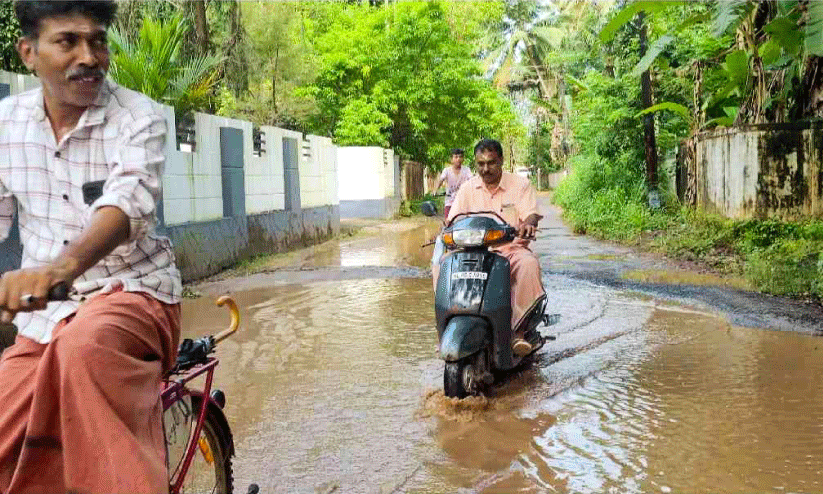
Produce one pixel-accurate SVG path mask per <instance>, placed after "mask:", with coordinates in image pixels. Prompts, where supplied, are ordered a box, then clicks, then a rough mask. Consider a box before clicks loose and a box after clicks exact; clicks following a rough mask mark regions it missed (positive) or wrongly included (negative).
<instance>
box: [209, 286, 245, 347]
mask: <svg viewBox="0 0 823 494" xmlns="http://www.w3.org/2000/svg"><path fill="white" fill-rule="evenodd" d="M215 303H216V304H217V305H219V306H221V307H222V306H224V305H228V306H229V312H230V313H231V323H230V324H229V327H228V328H226V329H224V330H223V331H221V332H219V333H217V334H216V335H214V342H215V343H219V342H221V341H223V340H225V339H226V338H228V337H229V336H231V335H233V334H234V333H235V332H237V328H238V327H240V310H239V309H238V308H237V303H235V301H234V299H232V298H231V297H229V296H228V295H223V296H222V297H220V298H218V299H217V302H215Z"/></svg>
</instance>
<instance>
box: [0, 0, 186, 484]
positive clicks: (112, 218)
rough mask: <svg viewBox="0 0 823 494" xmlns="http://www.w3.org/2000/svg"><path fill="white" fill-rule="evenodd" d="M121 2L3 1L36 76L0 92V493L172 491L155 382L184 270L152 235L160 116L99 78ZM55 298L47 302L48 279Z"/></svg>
mask: <svg viewBox="0 0 823 494" xmlns="http://www.w3.org/2000/svg"><path fill="white" fill-rule="evenodd" d="M116 10H117V3H116V2H115V1H114V0H108V1H74V2H71V1H48V2H43V1H32V0H18V1H17V2H15V13H16V15H17V18H18V20H19V21H20V27H21V30H22V34H23V35H22V37H21V38H20V40H19V41H18V44H17V48H18V51H19V53H20V56H21V58H22V60H23V62H24V63H25V65H26V67H28V68H29V70H31V71H33V72H35V73H36V74H37V76H38V77H39V78H40V83H41V87H40V88H38V89H35V90H32V91H28V92H25V93H22V94H17V95H14V96H11V97H7V98H5V99H3V100H2V101H0V240H2V239H3V238H5V237H6V236H7V235H8V232H9V228H10V227H11V224H12V216H13V214H14V210H15V209H14V205H15V202H16V204H17V215H18V219H19V225H20V238H21V240H22V244H23V258H22V267H21V269H18V270H14V271H8V272H5V273H3V275H2V278H0V321H2V322H4V323H6V322H10V321H11V320H12V319H14V323H15V324H16V325H17V327H18V328H19V329H20V332H19V334H18V335H17V338H16V340H15V343H14V345H12V346H11V347H9V348H8V349H6V350H5V351H4V352H3V354H2V357H1V358H0V403H2V405H0V493H15V494H18V493H55V494H57V493H66V492H77V493H84V494H112V493H130V494H143V493H145V494H158V493H161V492H168V488H169V483H168V482H169V478H168V469H167V467H166V453H165V440H164V435H163V425H162V412H163V406H162V403H161V402H160V386H161V382H162V377H163V374H164V373H165V372H167V371H168V370H169V369H170V368H171V367H172V365H173V364H174V362H175V357H176V353H177V344H178V339H179V336H180V304H179V301H180V296H181V292H182V285H181V280H180V272H179V271H178V270H177V268H176V267H175V263H174V252H173V250H172V246H171V243H170V242H169V239H167V238H165V237H161V236H158V235H157V234H156V233H155V224H156V216H155V209H156V204H157V201H158V199H159V198H160V190H161V176H162V173H163V166H164V164H165V154H164V152H165V143H166V136H167V126H166V120H165V118H164V116H163V112H162V109H161V107H160V106H159V105H158V104H157V103H155V102H154V101H152V100H151V99H149V98H148V97H146V96H145V95H143V94H140V93H137V92H134V91H131V90H128V89H126V88H123V87H120V86H118V85H117V84H115V83H113V82H111V81H109V80H107V79H106V72H107V70H108V68H109V50H108V43H107V39H106V33H107V28H108V27H109V26H110V25H111V23H112V22H113V20H114V16H115V13H116ZM61 284H62V285H66V286H72V287H73V288H74V292H75V293H74V295H73V296H72V297H71V298H70V299H69V300H67V301H52V302H49V301H48V296H47V293H48V292H49V290H50V288H51V287H53V286H56V285H61Z"/></svg>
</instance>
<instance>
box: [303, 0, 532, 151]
mask: <svg viewBox="0 0 823 494" xmlns="http://www.w3.org/2000/svg"><path fill="white" fill-rule="evenodd" d="M335 21H336V22H334V23H333V24H332V25H331V26H330V27H329V29H328V31H327V32H326V33H324V34H322V35H321V36H319V38H318V39H317V40H316V41H315V43H314V48H315V50H316V51H317V53H318V60H317V63H318V75H317V78H316V79H315V81H314V82H313V84H310V85H308V86H306V87H305V88H304V89H302V90H300V91H299V94H302V95H307V96H311V97H313V98H314V99H315V101H316V102H317V105H318V110H319V111H318V113H317V114H316V115H315V116H314V117H313V118H312V119H310V121H309V128H310V129H311V130H312V131H313V132H315V133H319V134H323V135H330V136H333V137H334V138H335V139H343V140H344V141H345V142H346V143H349V144H363V145H374V144H376V143H379V142H382V143H386V144H388V145H390V146H391V147H393V148H394V149H395V151H396V152H398V153H400V154H401V155H403V156H404V157H407V158H411V159H414V160H417V161H421V162H424V163H427V164H428V165H429V166H434V165H435V164H437V163H440V162H441V161H442V159H443V157H444V156H445V155H446V154H447V150H448V149H449V148H452V147H464V148H470V147H471V146H472V145H473V144H474V142H475V141H476V140H477V138H478V137H480V136H494V137H498V138H500V137H504V136H510V135H512V134H522V133H523V132H522V131H521V130H520V129H518V128H517V125H515V123H514V114H513V112H512V110H511V107H510V104H509V103H508V101H506V100H505V99H504V98H502V97H501V96H500V95H499V94H498V93H497V92H495V91H494V90H493V89H492V87H491V86H490V84H489V83H488V82H486V81H485V80H483V79H482V78H481V77H480V76H481V73H480V68H479V65H478V64H477V63H476V62H475V61H474V60H473V58H472V50H473V48H472V46H471V45H470V44H469V43H466V42H461V41H459V40H458V39H456V38H455V36H454V34H453V31H452V28H451V26H450V24H449V22H448V21H447V18H446V16H445V13H444V11H443V8H442V6H441V5H440V4H439V3H437V2H426V3H423V2H401V3H396V4H393V5H392V8H391V9H389V8H386V9H372V8H366V7H361V6H347V7H345V8H344V9H341V10H340V11H339V12H337V17H336V19H335ZM501 140H502V139H501Z"/></svg>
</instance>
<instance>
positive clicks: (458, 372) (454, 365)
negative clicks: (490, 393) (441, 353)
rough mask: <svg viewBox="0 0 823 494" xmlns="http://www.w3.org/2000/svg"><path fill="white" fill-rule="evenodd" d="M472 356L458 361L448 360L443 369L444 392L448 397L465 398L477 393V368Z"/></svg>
mask: <svg viewBox="0 0 823 494" xmlns="http://www.w3.org/2000/svg"><path fill="white" fill-rule="evenodd" d="M472 360H473V359H472V357H464V358H461V359H460V360H458V361H457V362H446V367H445V369H443V393H444V394H445V395H446V397H448V398H465V397H466V396H468V395H469V394H477V383H476V382H475V369H474V365H473V364H472Z"/></svg>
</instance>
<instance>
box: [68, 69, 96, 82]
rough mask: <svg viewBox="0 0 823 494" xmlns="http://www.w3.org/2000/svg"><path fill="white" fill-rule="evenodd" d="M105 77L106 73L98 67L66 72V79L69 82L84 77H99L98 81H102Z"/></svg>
mask: <svg viewBox="0 0 823 494" xmlns="http://www.w3.org/2000/svg"><path fill="white" fill-rule="evenodd" d="M105 76H106V72H105V71H104V70H103V69H101V68H99V67H97V68H89V67H78V68H76V69H69V70H68V71H67V72H66V78H67V79H70V80H75V79H83V78H85V77H99V78H100V79H102V78H103V77H105Z"/></svg>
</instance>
